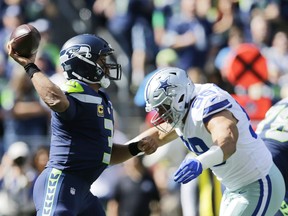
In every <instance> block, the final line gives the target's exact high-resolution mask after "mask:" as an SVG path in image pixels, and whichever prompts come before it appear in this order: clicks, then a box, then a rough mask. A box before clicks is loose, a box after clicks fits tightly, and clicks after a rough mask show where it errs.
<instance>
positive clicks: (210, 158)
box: [196, 145, 224, 170]
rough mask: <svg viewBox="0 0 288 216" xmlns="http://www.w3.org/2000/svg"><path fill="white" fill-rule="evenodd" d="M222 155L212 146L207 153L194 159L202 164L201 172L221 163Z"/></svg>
mask: <svg viewBox="0 0 288 216" xmlns="http://www.w3.org/2000/svg"><path fill="white" fill-rule="evenodd" d="M223 158H224V153H223V151H222V149H221V147H219V146H215V145H213V146H212V147H211V148H210V149H209V150H208V151H206V152H205V153H203V154H202V155H199V156H197V157H196V159H197V160H199V161H200V162H201V164H202V167H203V170H204V169H208V168H211V167H213V166H215V165H218V164H220V163H222V162H223Z"/></svg>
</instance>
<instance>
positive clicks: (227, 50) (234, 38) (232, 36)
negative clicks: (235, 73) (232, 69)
mask: <svg viewBox="0 0 288 216" xmlns="http://www.w3.org/2000/svg"><path fill="white" fill-rule="evenodd" d="M243 42H244V37H243V32H242V30H241V28H240V27H239V26H236V25H235V26H232V27H231V28H230V30H229V33H228V42H227V46H225V47H223V48H222V49H220V51H219V52H218V53H217V55H216V57H215V62H214V64H215V67H216V68H217V69H218V70H219V71H220V72H221V74H222V76H223V78H224V79H226V76H227V75H226V73H227V72H226V68H225V65H226V64H227V60H228V58H229V57H230V55H231V53H234V52H235V50H236V49H237V47H238V46H239V45H240V44H242V43H243Z"/></svg>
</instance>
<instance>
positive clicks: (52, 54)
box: [30, 18, 60, 71]
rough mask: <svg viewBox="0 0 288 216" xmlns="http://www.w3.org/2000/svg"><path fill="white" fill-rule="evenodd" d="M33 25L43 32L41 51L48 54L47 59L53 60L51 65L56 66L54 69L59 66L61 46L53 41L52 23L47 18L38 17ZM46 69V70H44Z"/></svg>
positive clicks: (42, 53)
mask: <svg viewBox="0 0 288 216" xmlns="http://www.w3.org/2000/svg"><path fill="white" fill-rule="evenodd" d="M30 24H31V25H33V26H34V27H35V28H36V29H37V30H38V31H39V32H40V34H41V41H40V45H39V48H38V50H39V53H40V54H41V55H42V56H44V55H46V56H47V59H48V60H49V61H50V62H51V64H52V65H51V66H53V67H54V71H55V70H56V68H57V67H59V65H60V63H59V53H60V49H59V47H58V46H57V45H56V44H55V43H53V42H52V41H51V35H52V32H51V23H50V22H49V20H47V19H43V18H41V19H37V20H35V21H34V22H31V23H30ZM44 71H45V70H44Z"/></svg>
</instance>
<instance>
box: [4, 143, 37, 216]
mask: <svg viewBox="0 0 288 216" xmlns="http://www.w3.org/2000/svg"><path fill="white" fill-rule="evenodd" d="M29 156H30V154H29V148H28V145H27V144H26V143H24V142H19V141H18V142H15V143H13V144H12V145H11V146H10V147H9V149H8V150H7V152H6V153H5V155H4V156H3V158H2V162H1V165H0V215H5V216H32V215H33V213H34V212H35V207H34V204H33V200H32V181H33V179H34V176H35V175H34V172H33V171H32V167H31V166H29V163H28V162H29Z"/></svg>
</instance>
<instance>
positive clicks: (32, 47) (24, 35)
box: [10, 24, 41, 58]
mask: <svg viewBox="0 0 288 216" xmlns="http://www.w3.org/2000/svg"><path fill="white" fill-rule="evenodd" d="M11 40H13V42H12V44H11V46H12V49H13V50H14V51H15V52H16V53H17V54H18V55H19V56H23V57H26V58H29V57H30V56H32V55H33V54H35V53H36V52H37V49H38V46H39V43H40V40H41V35H40V33H39V31H38V30H37V29H36V28H35V27H34V26H32V25H30V24H23V25H20V26H18V27H17V28H16V29H15V30H14V31H13V32H12V33H11V36H10V41H11Z"/></svg>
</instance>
